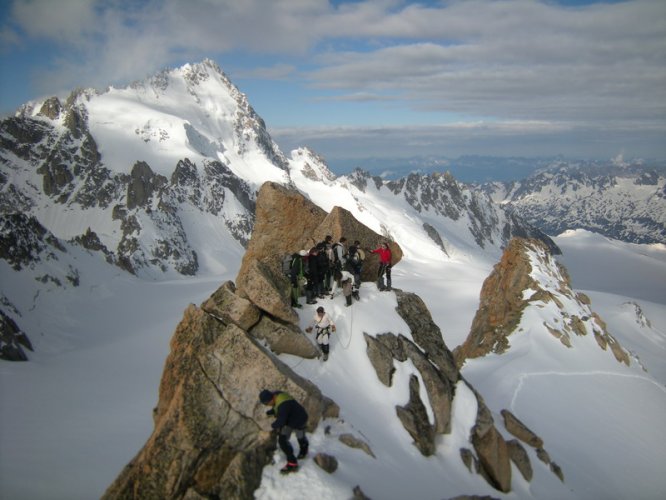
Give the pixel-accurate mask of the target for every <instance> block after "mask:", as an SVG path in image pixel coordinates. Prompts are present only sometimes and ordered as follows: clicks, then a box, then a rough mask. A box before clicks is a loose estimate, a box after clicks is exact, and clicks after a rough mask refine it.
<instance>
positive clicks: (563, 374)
mask: <svg viewBox="0 0 666 500" xmlns="http://www.w3.org/2000/svg"><path fill="white" fill-rule="evenodd" d="M599 375H603V376H609V377H621V378H632V379H638V380H643V381H645V382H649V383H650V384H652V385H654V386H655V387H657V388H659V390H660V391H661V392H663V393H664V394H666V387H664V386H663V385H661V384H659V383H657V382H656V381H654V380H653V379H651V378H648V377H641V376H639V375H629V374H623V373H614V372H609V371H602V370H598V371H590V372H571V373H568V372H558V371H545V372H532V373H522V374H521V375H520V376H519V377H518V385H517V386H516V388H515V390H514V391H513V396H512V397H511V404H510V408H511V411H512V412H513V411H514V410H515V409H516V401H517V400H518V396H519V395H520V391H521V390H522V389H523V386H524V385H525V382H526V381H528V379H530V378H533V377H552V376H556V377H596V376H599Z"/></svg>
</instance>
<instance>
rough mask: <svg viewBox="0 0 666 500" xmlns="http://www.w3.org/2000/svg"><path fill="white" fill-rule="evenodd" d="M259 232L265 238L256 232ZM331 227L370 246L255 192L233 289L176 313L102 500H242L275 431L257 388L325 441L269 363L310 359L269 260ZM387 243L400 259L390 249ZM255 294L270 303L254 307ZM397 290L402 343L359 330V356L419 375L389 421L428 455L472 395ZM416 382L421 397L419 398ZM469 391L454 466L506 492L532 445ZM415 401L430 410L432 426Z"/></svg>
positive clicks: (308, 391)
mask: <svg viewBox="0 0 666 500" xmlns="http://www.w3.org/2000/svg"><path fill="white" fill-rule="evenodd" d="M294 207H296V208H297V209H298V211H299V213H301V214H304V215H305V214H307V216H304V217H302V223H301V224H300V225H299V230H297V231H294V232H293V233H291V232H289V230H288V228H289V227H290V224H293V218H292V210H293V209H294ZM264 218H266V220H264ZM262 227H266V228H271V231H270V232H268V233H267V232H263V231H261V232H260V231H259V230H258V229H257V228H262ZM303 228H305V229H303ZM336 228H338V229H339V228H345V229H344V231H345V234H349V235H363V236H364V238H365V239H371V238H374V239H376V240H380V239H381V236H380V235H378V234H374V236H373V235H372V231H370V230H369V229H367V228H363V227H362V225H361V224H360V223H358V221H356V220H355V219H354V218H353V216H351V214H349V213H347V212H345V211H341V210H339V211H337V213H336V214H333V212H331V213H330V214H326V213H323V212H322V211H321V210H320V209H318V207H316V206H315V205H314V204H312V203H311V202H309V201H308V200H307V199H306V198H305V197H303V196H302V195H301V194H300V193H298V192H297V191H293V190H289V189H287V188H285V187H283V186H280V185H278V184H272V183H267V184H265V185H264V186H263V187H262V188H261V190H260V192H259V195H258V199H257V223H256V228H255V233H253V237H252V239H251V241H250V244H249V245H248V251H247V253H246V255H245V257H244V260H243V266H242V268H241V270H240V271H239V274H238V277H237V279H236V282H237V283H239V285H238V287H236V285H235V284H234V283H232V282H227V283H224V284H223V285H222V286H221V287H220V288H219V289H218V290H217V291H216V292H215V293H214V294H213V295H212V296H211V297H210V298H209V299H208V300H206V301H205V302H204V303H203V304H202V305H201V307H196V306H194V305H191V306H190V307H189V308H188V309H187V310H186V311H185V314H184V317H183V319H182V321H181V323H180V324H179V325H178V327H177V329H176V332H175V334H174V336H173V339H172V341H171V353H170V354H169V357H168V359H167V362H166V365H165V369H164V373H163V376H162V381H161V384H160V397H159V402H158V406H157V408H156V409H155V415H154V417H155V430H154V431H153V434H152V436H151V437H150V438H149V440H148V442H147V443H146V444H145V445H144V447H143V448H142V450H141V451H140V452H139V453H138V454H137V456H136V457H135V458H134V459H133V460H132V461H131V462H130V463H129V464H128V465H127V466H126V468H125V469H124V470H123V471H122V472H121V474H120V475H119V477H118V478H117V479H116V481H115V482H114V483H113V484H112V485H111V486H110V487H109V489H108V490H107V492H106V493H105V495H104V498H144V497H159V498H222V497H224V498H251V497H252V492H253V491H254V490H255V489H256V488H257V487H258V486H259V483H260V481H261V474H262V469H263V468H264V467H265V466H267V465H268V464H269V462H270V459H271V456H272V454H273V453H274V451H275V436H274V435H273V434H271V433H270V432H269V431H270V428H269V426H268V422H267V419H266V418H265V416H264V415H263V411H264V410H263V409H262V408H261V406H260V405H259V403H258V401H257V394H258V393H259V391H260V390H261V389H262V388H264V387H281V388H284V389H285V390H287V391H288V392H290V393H291V394H292V395H293V396H295V397H296V398H297V399H298V400H300V401H302V402H303V404H304V406H305V407H306V408H307V410H308V412H309V414H310V420H309V430H310V431H313V430H314V429H315V428H317V426H320V425H324V422H326V426H327V429H329V430H327V434H331V435H335V434H336V432H331V431H330V428H335V427H338V426H340V425H341V421H340V420H339V418H338V415H339V408H338V406H337V404H336V403H335V402H333V401H332V400H330V399H329V398H327V397H326V396H325V395H323V394H322V393H321V391H320V390H319V389H318V388H317V387H316V386H314V385H313V384H312V383H311V382H309V381H308V380H306V379H304V378H303V377H301V376H300V375H298V374H297V373H296V372H295V371H293V370H292V369H290V368H289V367H288V366H287V365H286V364H284V363H283V362H282V361H281V359H280V358H278V357H277V354H280V353H289V354H294V355H297V356H301V357H314V356H318V349H316V348H315V347H314V346H313V345H312V344H311V341H310V339H308V338H307V336H306V335H305V334H304V333H303V332H302V331H301V330H300V328H299V326H298V316H297V315H296V313H295V312H294V311H293V310H292V311H291V312H289V311H288V310H289V309H290V307H289V295H288V283H287V280H286V278H285V277H283V276H281V274H280V273H279V272H277V271H276V269H275V267H274V265H273V263H272V262H271V259H270V258H269V256H271V255H274V253H275V249H276V247H278V248H279V246H280V245H284V246H285V249H286V247H287V246H289V245H293V247H292V248H299V247H301V246H304V245H305V244H306V243H307V242H309V241H311V239H313V238H314V239H315V240H317V239H318V238H319V237H320V236H319V234H328V233H329V232H334V230H335V229H336ZM255 235H256V238H255V237H254V236H255ZM352 237H355V236H352ZM359 237H360V236H359ZM394 248H395V249H396V250H397V252H396V253H399V247H398V246H397V245H396V246H394ZM255 287H257V288H260V289H261V290H262V291H263V293H264V295H267V296H270V297H271V300H257V294H256V293H255ZM396 294H397V301H398V308H397V312H398V314H399V315H400V316H401V317H402V318H403V319H404V320H405V322H406V324H407V325H408V326H409V328H410V331H411V336H412V339H413V340H410V339H408V338H407V337H405V336H403V335H395V334H393V333H391V332H386V333H385V334H382V335H377V336H374V335H369V334H367V333H365V334H364V336H365V340H366V345H367V355H368V357H369V359H370V361H371V363H372V365H373V367H374V368H375V370H376V373H377V377H378V379H379V380H380V381H381V382H382V383H383V384H384V385H386V386H391V384H392V375H393V371H394V370H393V363H394V360H397V361H405V360H407V359H410V360H411V361H412V363H413V364H414V366H416V368H417V370H418V372H419V374H420V377H416V376H414V375H412V376H411V378H410V381H409V388H410V390H409V395H406V396H407V397H408V398H409V399H408V403H407V404H406V405H403V406H398V407H396V418H398V419H399V420H400V422H401V423H402V425H403V426H404V428H405V430H406V431H407V432H408V433H409V434H410V435H411V436H412V438H413V440H414V445H415V447H416V448H417V449H418V450H419V451H420V452H421V454H423V455H425V456H428V455H432V454H433V453H434V450H435V449H436V446H437V436H442V435H443V436H446V435H447V434H448V433H450V432H451V419H452V402H453V400H454V398H455V397H456V390H457V388H459V384H464V385H466V386H467V387H469V389H471V390H472V391H473V389H472V388H471V387H470V386H469V384H467V382H465V380H464V379H463V378H462V377H461V375H460V372H459V371H458V368H457V367H456V365H455V361H454V357H453V354H452V353H451V351H450V350H449V349H448V348H447V347H446V345H445V343H444V340H443V337H442V332H441V331H440V330H439V328H438V327H437V325H436V324H435V323H434V322H433V320H432V318H431V316H430V313H429V312H428V310H427V308H426V306H425V304H424V303H423V301H422V300H421V299H420V298H419V297H418V296H416V295H414V294H412V293H409V292H404V291H400V290H398V291H396ZM262 323H265V324H264V325H262ZM420 380H421V381H422V382H423V384H425V390H426V393H427V395H428V400H427V401H423V400H422V399H421V396H420V390H419V385H420V383H421V382H420ZM473 392H474V395H475V398H476V400H477V407H478V410H477V417H476V425H475V426H474V427H473V429H472V434H471V435H470V438H469V442H470V445H469V448H463V449H461V450H460V459H461V460H462V461H463V463H465V464H466V465H467V467H468V468H469V470H470V471H471V472H475V473H478V474H479V475H480V476H482V477H483V478H484V479H486V481H488V483H489V484H491V485H492V486H493V487H494V488H496V489H497V490H499V491H502V492H508V491H510V490H511V484H512V478H511V462H512V461H513V462H514V463H516V465H517V466H518V468H519V470H520V471H521V474H523V476H524V477H525V478H526V479H527V480H529V478H530V477H531V476H530V471H531V465H530V462H529V457H528V456H527V454H526V453H525V450H524V448H523V445H522V444H521V443H520V442H519V440H523V442H525V443H526V444H528V445H530V446H537V445H542V443H541V441H540V440H539V438H538V436H536V435H535V434H534V433H533V432H532V431H530V430H529V429H527V428H526V427H525V426H524V425H523V424H522V423H521V422H520V421H519V420H518V419H517V418H516V417H515V416H513V415H512V414H510V413H509V412H506V413H505V418H504V425H505V427H506V431H507V432H510V433H513V434H514V435H515V436H516V437H517V438H518V440H512V441H508V442H507V441H506V440H505V439H504V438H503V437H502V432H501V431H500V430H499V429H498V427H497V426H496V424H495V422H494V420H493V417H492V413H491V411H490V409H488V408H487V407H486V405H485V403H484V402H483V398H482V397H481V395H480V394H478V393H476V391H473ZM426 404H430V405H431V406H432V411H433V414H434V415H435V421H434V422H433V423H430V421H429V418H428V414H427V411H426V407H425V405H426ZM337 434H340V435H339V439H340V441H341V442H342V443H344V444H346V445H348V446H352V447H354V448H359V449H363V450H365V451H366V453H367V454H368V456H369V457H374V454H373V452H372V449H371V448H370V447H369V446H368V444H367V443H365V442H364V440H363V439H362V438H361V437H359V436H357V435H354V434H353V433H351V434H350V433H348V432H345V433H341V432H337ZM343 436H344V437H343ZM372 459H376V458H372ZM315 463H317V464H318V465H319V466H320V467H322V468H324V469H325V470H327V472H329V473H333V474H334V473H335V470H336V469H337V464H338V460H337V459H336V457H333V456H328V455H326V454H321V455H317V457H316V458H315ZM350 490H351V488H350ZM353 490H354V492H352V491H350V496H351V495H352V494H356V495H361V494H362V490H361V488H360V487H359V486H358V485H357V486H356V487H354V488H353Z"/></svg>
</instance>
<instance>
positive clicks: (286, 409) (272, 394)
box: [259, 389, 310, 474]
mask: <svg viewBox="0 0 666 500" xmlns="http://www.w3.org/2000/svg"><path fill="white" fill-rule="evenodd" d="M259 401H260V402H261V404H263V405H266V406H270V407H271V408H270V410H268V411H267V412H266V415H271V416H273V417H274V418H275V421H274V422H273V423H272V424H271V426H272V427H273V429H275V430H277V431H278V444H279V446H280V449H281V450H282V451H283V452H284V454H285V455H286V457H287V465H285V466H284V467H283V468H282V469H280V472H281V473H282V474H288V473H290V472H296V471H297V470H298V460H299V459H302V458H305V457H306V456H307V454H308V447H309V445H310V443H309V442H308V438H307V436H306V435H305V425H306V424H307V422H308V412H307V411H306V410H305V408H303V406H302V405H301V404H300V403H299V402H298V401H296V400H295V399H294V398H293V397H291V396H290V395H289V394H287V393H286V392H283V391H269V390H268V389H263V390H262V391H261V392H260V393H259ZM292 432H294V433H295V434H296V439H297V440H298V446H299V451H298V457H296V456H294V448H293V446H292V445H291V442H290V439H291V433H292Z"/></svg>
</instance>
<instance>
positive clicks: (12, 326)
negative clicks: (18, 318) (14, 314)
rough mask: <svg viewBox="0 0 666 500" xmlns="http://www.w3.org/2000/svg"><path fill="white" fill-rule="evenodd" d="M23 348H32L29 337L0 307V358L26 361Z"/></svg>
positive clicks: (30, 349)
mask: <svg viewBox="0 0 666 500" xmlns="http://www.w3.org/2000/svg"><path fill="white" fill-rule="evenodd" d="M2 306H3V307H4V306H5V305H4V304H2ZM24 348H25V349H28V350H29V351H32V350H33V349H32V343H31V342H30V339H28V336H27V335H26V334H25V333H23V332H22V331H21V330H20V328H19V327H18V325H17V324H16V322H15V321H14V320H13V319H12V318H10V317H9V316H7V315H6V314H5V313H4V312H3V311H2V310H1V309H0V359H4V360H7V361H28V356H27V354H26V353H25V351H24Z"/></svg>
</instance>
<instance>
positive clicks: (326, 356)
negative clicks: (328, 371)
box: [323, 352, 328, 361]
mask: <svg viewBox="0 0 666 500" xmlns="http://www.w3.org/2000/svg"><path fill="white" fill-rule="evenodd" d="M323 359H324V361H328V353H327V352H325V353H324V358H323Z"/></svg>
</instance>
